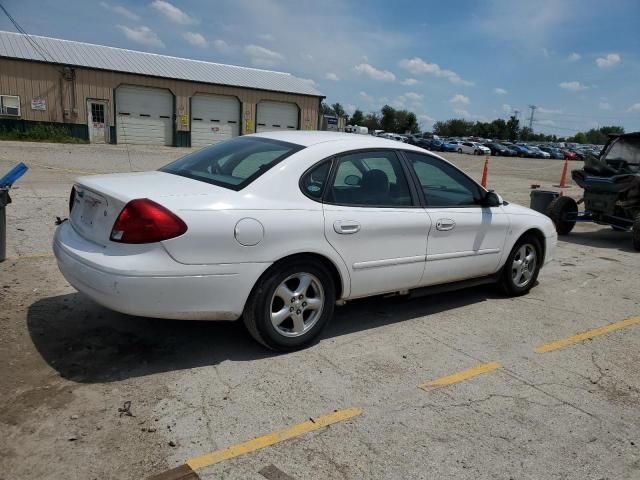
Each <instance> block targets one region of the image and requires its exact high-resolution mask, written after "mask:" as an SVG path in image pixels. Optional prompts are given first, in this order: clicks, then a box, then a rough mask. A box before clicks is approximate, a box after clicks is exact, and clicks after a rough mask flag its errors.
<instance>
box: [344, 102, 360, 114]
mask: <svg viewBox="0 0 640 480" xmlns="http://www.w3.org/2000/svg"><path fill="white" fill-rule="evenodd" d="M357 108H358V107H356V106H355V105H354V104H352V103H347V104H346V105H345V106H344V111H345V113H347V114H349V115H353V112H355V111H356V110H357Z"/></svg>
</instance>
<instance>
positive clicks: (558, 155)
mask: <svg viewBox="0 0 640 480" xmlns="http://www.w3.org/2000/svg"><path fill="white" fill-rule="evenodd" d="M538 148H539V149H540V150H542V151H543V152H547V153H548V154H549V155H551V158H555V159H559V160H564V154H563V153H562V151H561V150H560V149H559V148H554V147H547V146H544V145H540V146H538Z"/></svg>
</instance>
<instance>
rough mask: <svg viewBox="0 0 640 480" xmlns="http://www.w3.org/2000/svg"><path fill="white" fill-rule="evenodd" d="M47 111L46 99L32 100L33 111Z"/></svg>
mask: <svg viewBox="0 0 640 480" xmlns="http://www.w3.org/2000/svg"><path fill="white" fill-rule="evenodd" d="M46 109H47V101H46V100H45V99H44V98H33V99H32V100H31V110H41V111H44V110H46Z"/></svg>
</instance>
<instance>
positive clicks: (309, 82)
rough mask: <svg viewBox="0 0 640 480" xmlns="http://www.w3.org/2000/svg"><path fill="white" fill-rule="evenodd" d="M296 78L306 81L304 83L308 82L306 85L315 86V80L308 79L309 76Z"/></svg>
mask: <svg viewBox="0 0 640 480" xmlns="http://www.w3.org/2000/svg"><path fill="white" fill-rule="evenodd" d="M298 80H302V81H303V82H304V83H306V84H308V85H310V86H312V87H315V86H316V82H315V81H314V80H312V79H310V78H300V77H298Z"/></svg>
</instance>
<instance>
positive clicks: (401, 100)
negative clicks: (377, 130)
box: [391, 95, 407, 109]
mask: <svg viewBox="0 0 640 480" xmlns="http://www.w3.org/2000/svg"><path fill="white" fill-rule="evenodd" d="M406 102H407V99H406V97H405V96H404V95H400V96H398V97H397V98H396V99H395V100H394V101H393V102H391V106H392V107H393V108H398V109H400V108H404V107H405V105H406Z"/></svg>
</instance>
